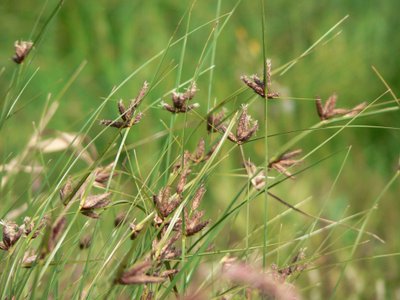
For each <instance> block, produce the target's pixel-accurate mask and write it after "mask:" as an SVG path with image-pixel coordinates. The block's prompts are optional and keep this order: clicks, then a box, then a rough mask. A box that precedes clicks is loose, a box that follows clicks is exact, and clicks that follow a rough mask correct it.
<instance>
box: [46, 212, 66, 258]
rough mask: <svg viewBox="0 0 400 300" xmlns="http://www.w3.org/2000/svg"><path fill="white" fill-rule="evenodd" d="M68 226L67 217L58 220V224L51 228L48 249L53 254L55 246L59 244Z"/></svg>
mask: <svg viewBox="0 0 400 300" xmlns="http://www.w3.org/2000/svg"><path fill="white" fill-rule="evenodd" d="M66 226H67V219H66V218H65V217H61V218H59V219H58V220H56V223H54V224H53V226H52V227H51V232H50V237H49V241H48V243H47V249H48V251H49V252H51V251H52V250H53V249H54V247H55V245H56V244H57V242H58V240H59V238H60V236H61V234H62V233H63V232H64V229H65V227H66Z"/></svg>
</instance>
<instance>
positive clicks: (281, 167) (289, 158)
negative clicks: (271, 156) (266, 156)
mask: <svg viewBox="0 0 400 300" xmlns="http://www.w3.org/2000/svg"><path fill="white" fill-rule="evenodd" d="M302 151H303V150H302V149H296V150H293V151H290V152H286V153H284V154H282V155H281V156H279V157H278V158H277V159H275V160H273V161H271V162H270V163H269V164H268V167H269V168H271V169H275V170H277V171H278V172H279V173H282V174H284V175H286V176H287V177H290V178H294V177H293V175H292V174H291V173H290V172H289V171H288V168H290V167H292V166H294V165H297V164H299V163H300V162H301V161H302V160H296V159H294V157H296V156H298V155H299V154H300V153H301V152H302Z"/></svg>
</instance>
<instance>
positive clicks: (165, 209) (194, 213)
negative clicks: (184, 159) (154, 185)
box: [153, 176, 209, 236]
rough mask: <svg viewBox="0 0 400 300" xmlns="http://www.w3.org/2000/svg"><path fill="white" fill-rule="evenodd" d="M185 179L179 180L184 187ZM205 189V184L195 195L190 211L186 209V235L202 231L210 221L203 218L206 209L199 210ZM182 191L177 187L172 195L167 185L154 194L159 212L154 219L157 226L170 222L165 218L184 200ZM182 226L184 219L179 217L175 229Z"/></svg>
mask: <svg viewBox="0 0 400 300" xmlns="http://www.w3.org/2000/svg"><path fill="white" fill-rule="evenodd" d="M183 177H186V176H183ZM181 178H182V176H181ZM185 180H186V179H185ZM185 180H182V179H181V180H180V181H179V182H180V183H181V186H182V187H183V186H184V184H183V182H186V181H185ZM178 187H179V184H178ZM205 191H206V190H205V188H204V186H203V185H201V186H200V187H199V188H198V189H197V191H196V192H195V194H194V196H193V199H192V206H191V209H190V211H188V210H187V209H186V208H185V210H184V216H185V235H186V236H192V235H194V234H196V233H198V232H200V231H201V230H202V229H203V228H204V227H206V226H207V224H208V223H209V221H208V220H207V221H202V220H201V219H202V218H203V216H204V211H198V210H197V209H198V207H199V205H200V202H201V200H202V198H203V196H204V194H205ZM178 192H180V193H178ZM182 192H183V189H182V190H181V189H179V190H178V188H177V193H175V194H173V195H171V188H170V187H169V186H167V187H164V188H162V189H161V190H160V192H159V193H158V195H154V196H153V200H154V203H155V205H156V207H157V211H158V213H159V214H158V215H157V216H156V217H155V219H154V223H155V224H156V226H161V225H164V226H166V225H168V224H169V222H168V221H165V219H166V218H167V217H168V216H169V215H170V214H171V213H172V212H173V211H174V210H175V209H176V208H177V207H178V206H179V205H180V204H181V203H182V200H183V196H182ZM181 226H182V220H181V219H180V218H179V219H178V221H177V222H176V223H175V226H174V230H176V231H180V228H181Z"/></svg>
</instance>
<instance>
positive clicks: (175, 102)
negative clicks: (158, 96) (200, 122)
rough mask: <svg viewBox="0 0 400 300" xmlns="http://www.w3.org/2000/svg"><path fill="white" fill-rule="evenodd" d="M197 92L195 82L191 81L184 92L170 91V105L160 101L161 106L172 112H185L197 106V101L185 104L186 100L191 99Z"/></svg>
mask: <svg viewBox="0 0 400 300" xmlns="http://www.w3.org/2000/svg"><path fill="white" fill-rule="evenodd" d="M196 92H197V86H196V83H195V82H192V84H191V85H190V87H189V88H188V89H187V90H186V92H184V93H177V92H173V93H172V97H171V98H172V105H170V104H167V103H165V102H162V103H161V105H162V107H163V108H164V109H165V110H167V111H169V112H171V113H174V114H177V113H186V112H189V111H191V110H193V109H195V108H197V107H199V104H198V103H194V104H187V102H188V101H190V100H192V99H193V98H194V96H195V95H196Z"/></svg>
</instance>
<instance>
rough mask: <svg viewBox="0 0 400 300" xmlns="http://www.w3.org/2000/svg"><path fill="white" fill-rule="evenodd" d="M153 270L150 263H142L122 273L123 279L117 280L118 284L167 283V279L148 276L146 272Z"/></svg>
mask: <svg viewBox="0 0 400 300" xmlns="http://www.w3.org/2000/svg"><path fill="white" fill-rule="evenodd" d="M150 268H151V262H150V261H144V262H140V263H138V264H136V265H134V266H133V267H132V268H130V269H129V270H128V271H125V272H124V273H122V275H121V277H120V278H118V279H117V283H119V284H124V285H131V284H146V283H160V282H163V281H165V278H163V277H158V276H152V275H147V274H146V272H147V271H148V270H149V269H150Z"/></svg>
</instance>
